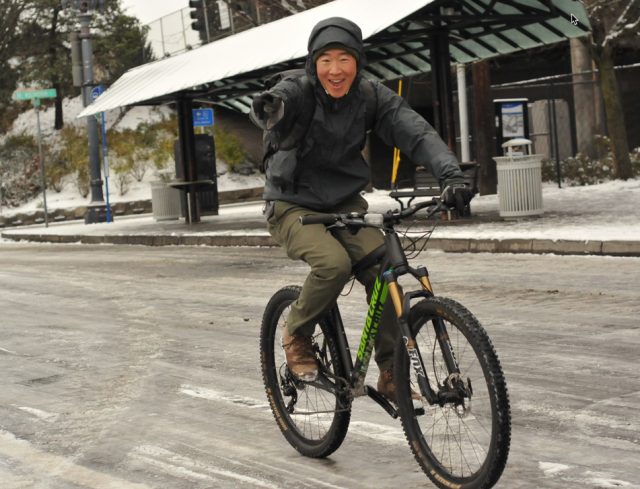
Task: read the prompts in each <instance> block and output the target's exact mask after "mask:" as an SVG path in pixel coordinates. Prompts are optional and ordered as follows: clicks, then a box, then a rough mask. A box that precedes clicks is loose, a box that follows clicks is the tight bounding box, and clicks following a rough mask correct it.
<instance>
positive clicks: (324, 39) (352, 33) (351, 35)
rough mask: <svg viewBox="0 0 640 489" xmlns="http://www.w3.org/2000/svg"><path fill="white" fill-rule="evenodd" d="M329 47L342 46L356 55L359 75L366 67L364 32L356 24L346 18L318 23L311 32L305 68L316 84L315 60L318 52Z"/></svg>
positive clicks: (329, 19) (333, 18) (334, 18)
mask: <svg viewBox="0 0 640 489" xmlns="http://www.w3.org/2000/svg"><path fill="white" fill-rule="evenodd" d="M329 45H342V46H345V47H346V48H347V49H348V50H349V51H351V52H354V53H355V54H356V56H355V57H356V59H357V60H358V73H359V72H360V70H361V69H362V67H363V66H365V65H366V59H365V54H364V44H363V42H362V30H360V27H358V25H357V24H356V23H355V22H352V21H350V20H349V19H345V18H344V17H330V18H328V19H325V20H321V21H320V22H318V23H317V24H316V25H315V27H314V28H313V29H312V30H311V34H310V35H309V41H308V43H307V51H308V54H307V61H306V64H305V68H306V71H307V74H308V75H309V78H310V79H311V80H312V81H313V82H314V84H315V82H316V80H317V77H316V66H315V61H314V59H315V58H317V56H316V55H317V54H318V52H319V51H320V50H321V49H323V48H326V47H327V46H329Z"/></svg>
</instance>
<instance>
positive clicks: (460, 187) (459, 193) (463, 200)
mask: <svg viewBox="0 0 640 489" xmlns="http://www.w3.org/2000/svg"><path fill="white" fill-rule="evenodd" d="M472 197H473V194H472V193H471V190H470V189H469V187H468V185H467V184H466V183H465V181H464V178H462V177H452V178H448V179H447V180H445V181H444V192H443V202H444V203H445V205H447V206H448V207H455V209H456V210H457V211H458V214H459V215H461V216H462V215H464V213H465V209H466V208H467V206H468V205H469V202H471V199H472Z"/></svg>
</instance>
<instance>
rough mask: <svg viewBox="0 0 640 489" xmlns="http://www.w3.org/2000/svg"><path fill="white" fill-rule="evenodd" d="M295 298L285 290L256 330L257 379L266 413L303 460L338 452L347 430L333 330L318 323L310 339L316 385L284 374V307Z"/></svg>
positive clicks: (347, 415) (347, 411) (342, 371)
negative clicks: (317, 367)
mask: <svg viewBox="0 0 640 489" xmlns="http://www.w3.org/2000/svg"><path fill="white" fill-rule="evenodd" d="M299 294H300V287H295V286H290V287H285V288H283V289H280V290H279V291H278V292H276V293H275V294H274V295H273V297H272V298H271V300H270V301H269V303H268V304H267V307H266V309H265V312H264V315H263V318H262V327H261V331H260V356H261V366H262V378H263V380H264V385H265V391H266V393H267V399H268V400H269V404H270V406H271V410H272V412H273V415H274V417H275V419H276V422H277V424H278V426H279V428H280V430H281V431H282V434H283V435H284V436H285V438H286V439H287V441H288V442H289V443H290V444H291V445H292V446H293V447H294V448H295V449H296V450H298V451H299V452H300V453H301V454H303V455H305V456H307V457H326V456H328V455H330V454H331V453H333V452H334V451H335V450H337V449H338V448H339V447H340V445H341V444H342V442H343V440H344V438H345V436H346V434H347V429H348V428H349V421H350V419H351V402H350V400H349V398H348V395H347V391H348V389H347V385H346V381H345V380H344V379H345V378H346V368H345V366H344V365H343V364H342V362H341V361H340V356H339V355H338V349H337V346H336V342H335V339H334V336H333V334H332V332H333V331H334V330H335V329H334V328H333V327H332V325H331V324H330V323H329V322H328V320H327V319H322V320H320V321H319V322H318V324H317V326H316V331H315V334H314V336H313V344H314V349H315V351H316V356H317V358H318V361H319V363H320V371H319V375H318V380H317V381H315V382H310V383H307V382H301V381H298V380H297V379H295V378H294V377H293V376H292V375H291V373H290V372H289V369H288V368H287V363H286V359H285V354H284V350H283V349H282V331H283V328H284V323H285V320H286V318H287V315H288V312H289V307H290V305H291V303H292V302H293V301H295V300H296V299H297V298H298V296H299Z"/></svg>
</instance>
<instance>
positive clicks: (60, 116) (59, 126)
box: [53, 82, 64, 131]
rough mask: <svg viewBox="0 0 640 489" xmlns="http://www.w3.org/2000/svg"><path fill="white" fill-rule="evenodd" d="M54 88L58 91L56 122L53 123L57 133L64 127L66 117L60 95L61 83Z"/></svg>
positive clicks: (54, 84)
mask: <svg viewBox="0 0 640 489" xmlns="http://www.w3.org/2000/svg"><path fill="white" fill-rule="evenodd" d="M53 88H55V89H56V102H55V104H56V105H55V107H56V111H55V121H54V123H53V128H54V129H55V130H56V131H59V130H60V129H62V128H63V127H64V117H63V113H62V93H60V83H58V82H55V83H53Z"/></svg>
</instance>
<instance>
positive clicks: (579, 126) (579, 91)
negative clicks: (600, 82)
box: [569, 38, 596, 158]
mask: <svg viewBox="0 0 640 489" xmlns="http://www.w3.org/2000/svg"><path fill="white" fill-rule="evenodd" d="M569 42H570V45H571V72H572V73H573V83H574V85H573V101H574V104H573V106H574V110H575V114H576V139H577V143H578V152H579V153H582V154H584V155H587V156H589V157H590V158H595V157H596V151H595V144H594V138H593V137H594V135H595V134H596V130H595V128H596V114H595V109H596V104H595V100H594V90H593V88H594V85H595V84H594V83H592V78H591V73H586V72H589V71H591V67H592V62H591V53H590V52H589V47H588V46H587V45H585V42H584V40H583V39H580V38H575V39H571V40H570V41H569Z"/></svg>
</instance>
